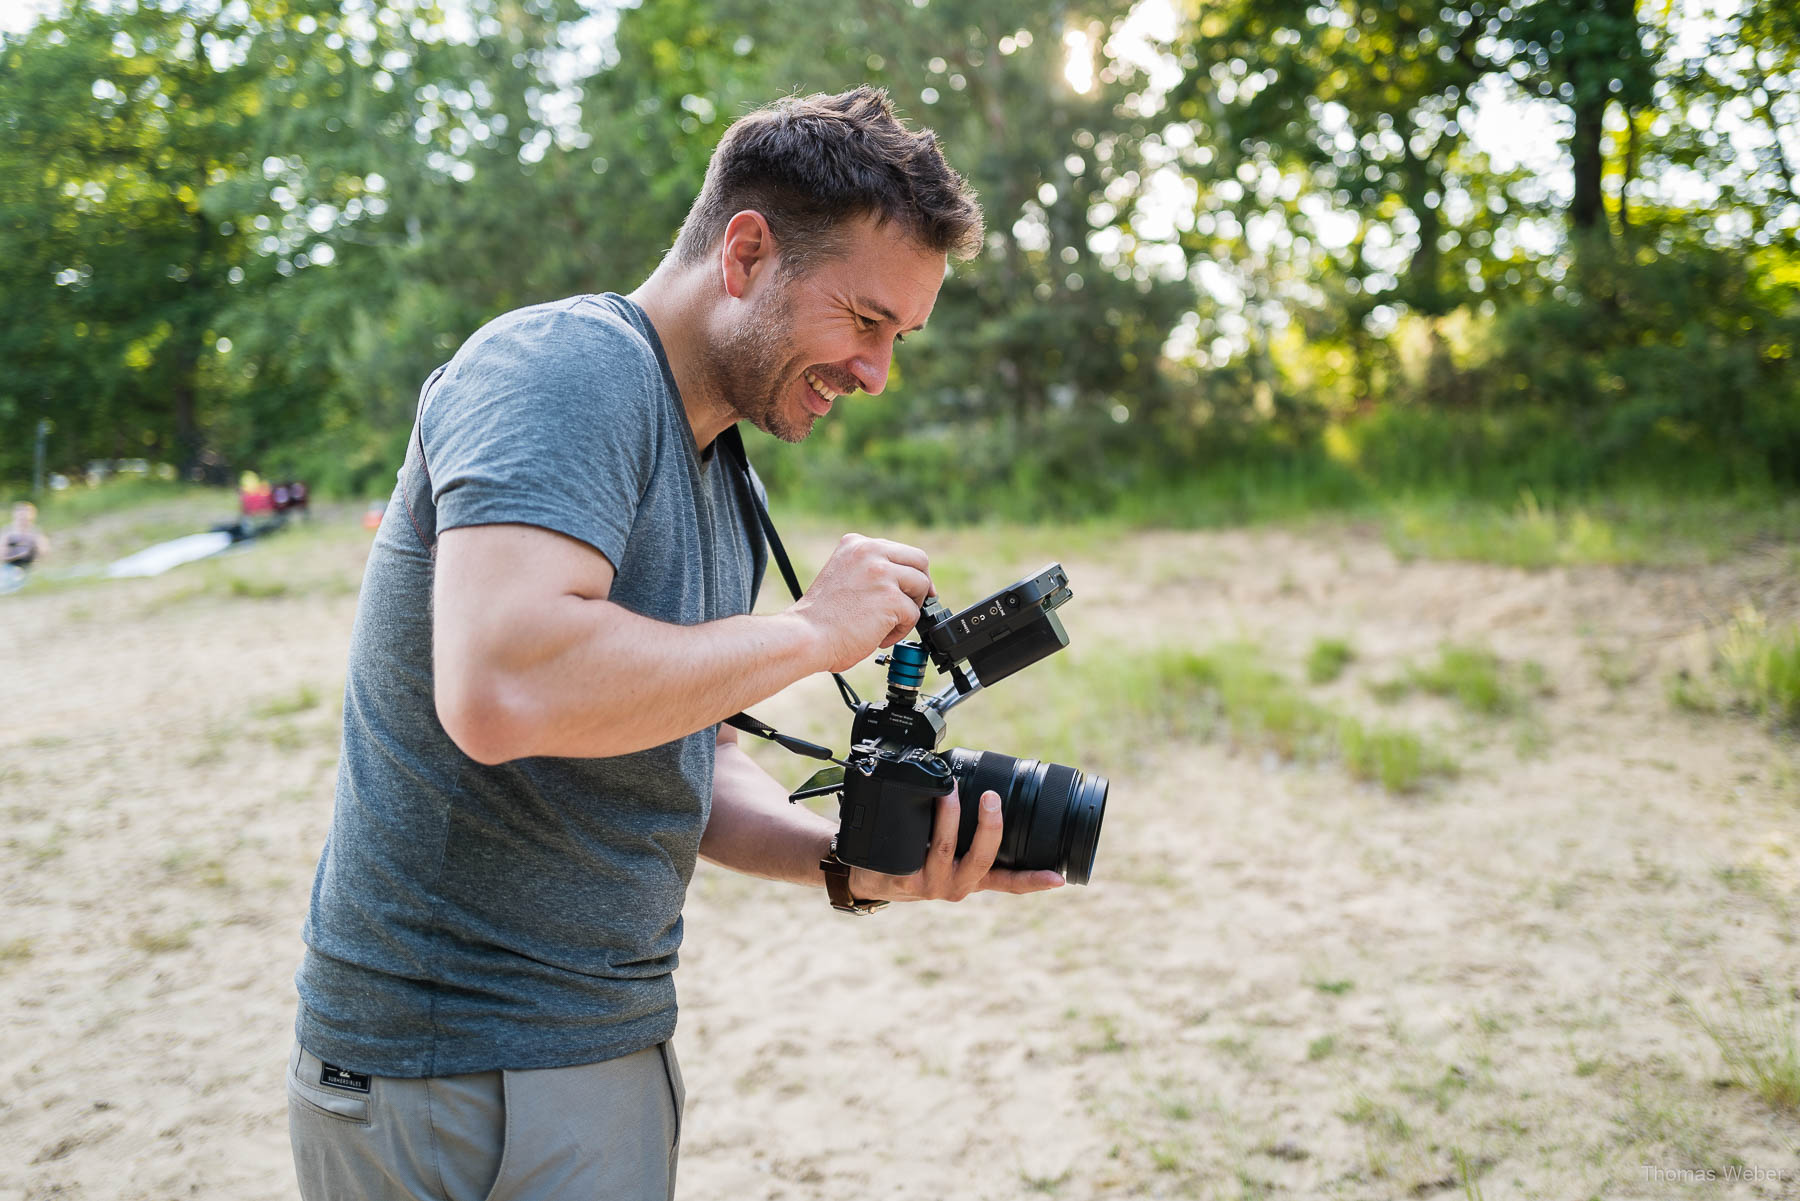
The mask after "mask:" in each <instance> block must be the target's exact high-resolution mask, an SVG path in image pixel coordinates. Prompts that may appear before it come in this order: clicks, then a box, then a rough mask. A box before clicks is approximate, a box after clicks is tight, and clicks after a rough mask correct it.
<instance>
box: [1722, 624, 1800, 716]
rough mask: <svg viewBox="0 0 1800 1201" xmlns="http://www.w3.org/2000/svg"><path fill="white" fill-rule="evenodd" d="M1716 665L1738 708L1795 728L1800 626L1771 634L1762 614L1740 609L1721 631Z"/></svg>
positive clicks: (1799, 709) (1799, 682)
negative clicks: (1723, 631)
mask: <svg viewBox="0 0 1800 1201" xmlns="http://www.w3.org/2000/svg"><path fill="white" fill-rule="evenodd" d="M1719 662H1720V663H1721V665H1722V666H1723V668H1724V673H1725V678H1726V680H1727V681H1728V682H1729V683H1730V684H1731V687H1732V688H1733V690H1734V691H1735V692H1736V693H1737V696H1738V699H1739V701H1740V703H1741V704H1743V705H1744V706H1745V707H1747V708H1749V709H1750V710H1752V711H1753V712H1755V713H1757V714H1759V715H1761V716H1764V717H1767V718H1770V719H1771V720H1773V721H1775V722H1777V723H1778V724H1781V725H1786V726H1792V727H1796V728H1800V625H1790V626H1788V627H1787V628H1786V629H1773V630H1772V629H1770V628H1769V623H1768V620H1767V619H1766V618H1765V617H1764V616H1763V615H1762V614H1761V613H1759V612H1757V611H1756V610H1755V609H1753V608H1745V609H1743V610H1742V611H1740V612H1739V613H1738V615H1737V616H1736V617H1735V618H1734V619H1733V620H1732V623H1731V625H1730V627H1729V628H1728V629H1727V630H1726V631H1725V638H1724V640H1723V641H1722V642H1721V643H1720V644H1719Z"/></svg>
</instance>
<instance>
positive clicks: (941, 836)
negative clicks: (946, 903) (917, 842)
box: [920, 785, 962, 897]
mask: <svg viewBox="0 0 1800 1201" xmlns="http://www.w3.org/2000/svg"><path fill="white" fill-rule="evenodd" d="M961 817H962V806H961V805H959V804H958V803H957V800H956V787H955V785H952V786H951V788H950V791H949V793H948V794H946V795H944V796H941V797H939V798H938V801H937V813H936V814H935V815H933V817H932V820H931V846H930V847H929V848H928V849H927V850H926V852H925V866H924V867H923V868H921V869H920V875H921V877H922V879H921V880H920V883H921V884H922V885H923V886H924V889H925V895H926V896H929V897H941V896H944V895H945V893H946V890H947V889H948V888H949V886H950V879H951V877H952V876H953V875H954V874H955V872H956V827H957V823H958V822H959V821H960V820H961Z"/></svg>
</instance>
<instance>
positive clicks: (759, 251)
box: [719, 209, 776, 300]
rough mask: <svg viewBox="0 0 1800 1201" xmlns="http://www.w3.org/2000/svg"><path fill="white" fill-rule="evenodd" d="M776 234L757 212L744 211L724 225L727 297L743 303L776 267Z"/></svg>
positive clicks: (721, 262) (721, 259)
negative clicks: (745, 295)
mask: <svg viewBox="0 0 1800 1201" xmlns="http://www.w3.org/2000/svg"><path fill="white" fill-rule="evenodd" d="M775 258H776V252H775V235H774V234H773V233H772V232H771V231H770V230H769V223H768V221H766V220H764V218H763V215H762V214H761V213H759V212H757V211H756V210H755V209H745V210H744V211H743V212H741V213H738V214H737V215H736V216H734V217H733V218H732V219H731V220H730V221H729V222H727V223H726V225H725V238H724V240H723V242H722V243H721V244H720V246H719V271H720V274H721V277H722V278H721V282H722V283H723V284H724V285H725V294H726V295H727V296H730V297H732V298H733V299H735V300H742V299H743V298H744V294H745V293H746V292H748V291H749V290H750V285H751V284H752V283H753V282H755V280H756V279H757V277H758V276H759V275H760V274H761V273H763V272H766V271H769V270H771V269H772V268H773V267H774V265H775Z"/></svg>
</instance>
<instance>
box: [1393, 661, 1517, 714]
mask: <svg viewBox="0 0 1800 1201" xmlns="http://www.w3.org/2000/svg"><path fill="white" fill-rule="evenodd" d="M1409 674H1410V676H1411V678H1412V682H1413V683H1414V684H1417V685H1418V686H1419V687H1420V688H1423V689H1424V690H1425V691H1426V692H1429V693H1431V694H1433V695H1434V696H1445V697H1449V698H1451V699H1452V700H1454V701H1456V702H1457V704H1459V705H1461V706H1462V707H1463V708H1465V709H1468V710H1469V711H1471V712H1473V713H1478V714H1481V715H1483V716H1486V717H1505V716H1507V715H1509V714H1512V713H1515V712H1517V711H1518V709H1519V706H1520V697H1519V695H1518V693H1517V692H1516V691H1515V690H1514V688H1513V687H1512V685H1511V684H1510V683H1509V682H1508V681H1507V680H1506V678H1505V676H1504V673H1503V671H1502V665H1501V662H1500V657H1499V656H1498V655H1496V654H1494V653H1493V652H1492V651H1489V650H1485V649H1483V648H1481V647H1472V646H1453V645H1451V644H1449V643H1445V644H1444V645H1443V646H1441V647H1439V648H1438V657H1437V662H1435V663H1431V664H1428V665H1426V666H1424V667H1415V668H1413V669H1412V670H1411V672H1410V673H1409Z"/></svg>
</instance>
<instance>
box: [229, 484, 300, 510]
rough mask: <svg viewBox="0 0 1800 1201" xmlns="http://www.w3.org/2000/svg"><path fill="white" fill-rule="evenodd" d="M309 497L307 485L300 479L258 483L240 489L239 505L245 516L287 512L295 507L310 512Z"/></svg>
mask: <svg viewBox="0 0 1800 1201" xmlns="http://www.w3.org/2000/svg"><path fill="white" fill-rule="evenodd" d="M308 499H309V496H308V493H307V490H306V485H305V484H303V483H301V482H300V481H299V480H290V481H288V482H287V483H283V484H276V485H274V486H273V487H270V486H269V485H268V484H256V485H254V486H252V487H248V488H239V489H238V505H239V506H240V507H241V508H242V509H243V511H244V516H245V517H257V516H261V515H263V514H266V513H287V512H291V511H293V510H295V509H299V510H301V511H303V512H309V511H310V510H309V509H308V508H307V500H308Z"/></svg>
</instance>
